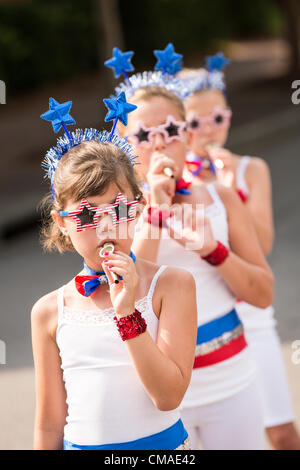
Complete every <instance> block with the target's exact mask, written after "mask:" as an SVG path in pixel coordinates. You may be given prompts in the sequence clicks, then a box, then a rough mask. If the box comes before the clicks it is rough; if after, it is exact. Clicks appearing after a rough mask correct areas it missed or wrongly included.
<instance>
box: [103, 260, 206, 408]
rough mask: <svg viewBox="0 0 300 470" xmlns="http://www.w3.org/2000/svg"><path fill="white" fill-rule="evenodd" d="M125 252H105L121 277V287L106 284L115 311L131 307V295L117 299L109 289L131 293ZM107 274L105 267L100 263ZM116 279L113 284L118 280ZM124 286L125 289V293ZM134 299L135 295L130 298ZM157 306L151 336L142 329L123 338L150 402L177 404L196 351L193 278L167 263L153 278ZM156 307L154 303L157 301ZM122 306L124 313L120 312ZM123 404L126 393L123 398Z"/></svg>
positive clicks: (167, 405)
mask: <svg viewBox="0 0 300 470" xmlns="http://www.w3.org/2000/svg"><path fill="white" fill-rule="evenodd" d="M128 258H129V257H128V256H127V255H125V254H124V253H118V255H115V254H113V255H110V256H109V257H108V259H109V262H110V264H111V265H112V266H113V268H112V271H114V272H116V273H117V274H119V275H121V276H122V277H123V281H122V284H123V286H121V287H116V285H111V287H110V289H111V299H112V303H113V305H114V308H115V311H116V312H117V313H118V316H125V315H128V314H129V313H132V312H133V311H134V301H132V300H130V302H129V304H128V303H126V307H125V305H124V303H123V306H121V305H120V301H119V299H118V298H117V295H114V292H113V290H114V289H118V290H119V291H120V289H122V291H121V295H122V294H123V295H125V296H127V298H130V296H131V294H130V292H133V291H134V288H133V283H134V278H135V276H136V272H135V267H134V263H132V260H131V259H130V258H129V260H128ZM104 269H105V270H106V273H107V276H108V277H110V273H109V270H108V269H107V268H106V267H104ZM120 284H121V283H119V284H117V286H120ZM126 291H127V294H126ZM133 300H134V299H133ZM154 304H156V305H158V306H160V311H159V312H158V313H159V328H158V336H157V340H156V342H155V341H153V339H152V337H151V336H150V334H149V333H148V332H147V330H146V331H145V332H144V333H142V334H140V335H139V336H136V337H135V338H132V339H129V340H127V341H126V346H127V349H128V352H129V354H130V356H131V359H132V362H133V364H134V367H135V369H136V372H137V374H138V376H139V378H140V380H141V382H142V384H143V386H144V388H145V390H146V391H147V393H148V395H149V396H150V398H151V400H152V401H153V403H154V404H155V406H156V407H157V408H158V409H159V410H162V411H167V410H172V409H174V408H177V407H178V406H179V404H180V403H181V401H182V399H183V396H184V394H185V392H186V389H187V387H188V385H189V382H190V378H191V372H192V367H193V363H194V356H195V345H196V331H197V311H196V289H195V282H194V279H193V277H192V275H191V274H190V273H188V272H187V271H185V270H181V269H175V268H166V270H165V271H164V272H163V273H162V274H161V276H160V277H159V279H158V282H157V286H156V289H155V294H154V296H153V305H154ZM158 310H159V307H158ZM122 312H124V315H122ZM122 399H123V400H125V401H124V406H126V397H123V398H122Z"/></svg>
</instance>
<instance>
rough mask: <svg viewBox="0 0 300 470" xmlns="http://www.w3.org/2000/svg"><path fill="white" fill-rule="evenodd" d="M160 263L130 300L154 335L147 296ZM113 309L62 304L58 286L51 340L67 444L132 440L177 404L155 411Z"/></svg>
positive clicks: (162, 421)
mask: <svg viewBox="0 0 300 470" xmlns="http://www.w3.org/2000/svg"><path fill="white" fill-rule="evenodd" d="M165 268H166V266H161V267H160V268H159V269H158V271H157V272H156V274H155V276H154V277H153V280H152V282H151V286H150V289H149V291H148V294H147V295H146V296H145V297H143V298H142V299H139V300H137V301H136V302H135V306H136V308H137V309H138V310H139V311H140V312H141V313H142V314H143V317H144V318H145V320H146V322H147V331H148V333H149V334H150V335H151V337H152V338H153V340H154V341H156V338H157V329H158V319H157V317H156V315H155V313H154V312H153V308H152V296H153V292H154V289H155V285H156V282H157V279H158V277H159V275H160V274H161V273H162V272H163V270H164V269H165ZM114 315H115V314H114V310H113V308H108V309H105V310H76V309H74V308H70V307H67V306H64V286H62V287H61V288H60V289H59V290H58V326H57V332H56V342H57V345H58V348H59V354H60V357H61V368H62V369H63V379H64V382H65V388H66V392H67V400H66V401H67V405H68V416H67V419H66V421H67V424H66V425H65V428H64V438H65V439H66V440H67V441H70V442H72V443H73V444H80V445H102V444H110V443H121V442H127V441H132V440H136V439H140V438H142V437H146V436H149V435H152V434H155V433H158V432H160V431H163V430H164V429H167V428H168V427H170V426H172V425H173V424H175V423H176V422H177V421H178V419H179V418H180V413H179V410H178V409H175V410H172V411H160V410H158V409H157V408H156V407H155V405H154V404H153V402H152V401H151V399H150V397H149V396H148V394H147V393H146V391H145V390H144V388H143V385H142V383H141V381H140V379H139V377H138V375H137V373H136V370H135V369H134V366H133V364H132V360H131V358H130V355H129V353H128V351H127V348H126V345H125V342H123V341H122V339H121V338H120V336H119V333H118V331H117V327H116V324H115V322H114V321H113V317H114Z"/></svg>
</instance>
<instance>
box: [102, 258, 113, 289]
mask: <svg viewBox="0 0 300 470" xmlns="http://www.w3.org/2000/svg"><path fill="white" fill-rule="evenodd" d="M102 267H103V271H104V272H105V274H106V276H107V279H108V283H109V284H114V279H113V277H112V275H111V272H110V270H109V269H108V266H106V263H104V261H103V263H102Z"/></svg>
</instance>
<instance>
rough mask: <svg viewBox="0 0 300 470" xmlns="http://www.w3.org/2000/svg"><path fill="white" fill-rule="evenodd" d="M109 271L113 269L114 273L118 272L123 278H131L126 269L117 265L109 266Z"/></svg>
mask: <svg viewBox="0 0 300 470" xmlns="http://www.w3.org/2000/svg"><path fill="white" fill-rule="evenodd" d="M109 271H113V272H114V273H116V274H119V276H122V278H123V279H124V280H129V279H130V278H131V276H130V273H129V272H128V271H127V270H126V269H123V268H120V267H118V266H113V267H112V268H109Z"/></svg>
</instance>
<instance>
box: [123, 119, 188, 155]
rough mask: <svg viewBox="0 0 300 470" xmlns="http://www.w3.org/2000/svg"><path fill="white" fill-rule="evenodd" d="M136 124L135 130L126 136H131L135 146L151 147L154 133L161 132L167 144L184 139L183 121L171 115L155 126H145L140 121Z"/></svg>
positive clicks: (184, 125) (184, 124)
mask: <svg viewBox="0 0 300 470" xmlns="http://www.w3.org/2000/svg"><path fill="white" fill-rule="evenodd" d="M138 126H139V127H138V129H137V130H136V131H135V132H133V133H132V134H128V135H127V136H126V137H130V138H131V140H132V142H133V144H134V146H135V147H140V146H149V147H151V146H152V145H153V141H154V136H155V135H156V134H161V135H162V136H163V137H164V139H165V142H166V143H167V144H169V143H170V142H172V141H173V140H184V131H186V123H185V121H177V120H176V119H175V118H174V117H173V116H167V120H166V122H165V123H164V124H161V125H160V126H157V127H146V126H145V125H144V123H143V122H141V121H140V122H139V123H138Z"/></svg>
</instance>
